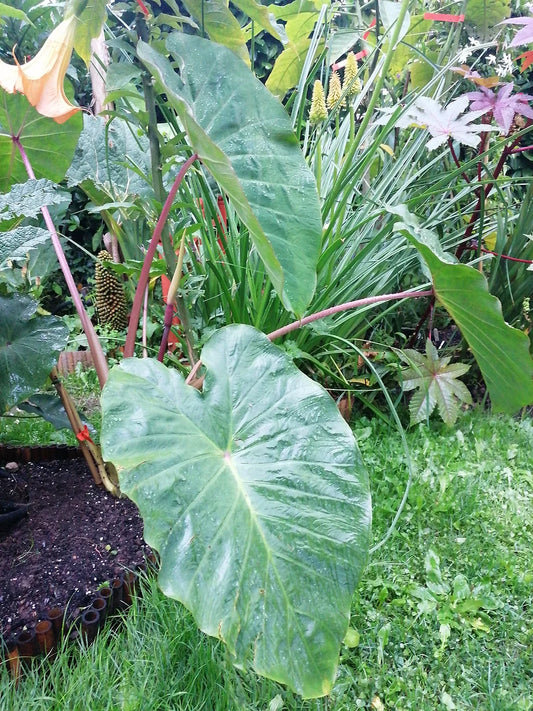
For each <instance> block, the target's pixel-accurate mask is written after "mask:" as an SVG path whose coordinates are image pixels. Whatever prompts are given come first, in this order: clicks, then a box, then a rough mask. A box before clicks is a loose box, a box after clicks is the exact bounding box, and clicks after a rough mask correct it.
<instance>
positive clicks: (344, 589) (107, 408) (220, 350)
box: [102, 325, 371, 697]
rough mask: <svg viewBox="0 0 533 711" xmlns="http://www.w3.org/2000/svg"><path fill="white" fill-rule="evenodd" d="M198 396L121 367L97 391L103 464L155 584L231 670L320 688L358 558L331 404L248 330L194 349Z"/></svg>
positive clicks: (346, 470)
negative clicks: (148, 549)
mask: <svg viewBox="0 0 533 711" xmlns="http://www.w3.org/2000/svg"><path fill="white" fill-rule="evenodd" d="M202 362H203V364H204V365H205V367H206V369H207V375H206V377H205V381H204V386H203V391H202V392H199V391H198V390H195V389H194V388H192V387H190V386H188V385H186V384H185V382H184V379H183V376H182V375H181V374H180V373H178V372H177V371H176V370H171V369H167V368H165V367H164V366H163V365H161V364H160V363H158V362H157V361H155V360H150V359H143V360H140V359H134V358H130V359H127V360H124V361H123V362H122V364H121V365H120V366H118V367H116V368H114V369H113V370H112V371H111V373H110V376H109V380H108V381H107V384H106V386H105V388H104V391H103V395H102V408H103V427H102V445H103V452H104V457H105V459H106V460H109V461H112V462H113V463H114V464H115V465H116V467H117V470H118V472H119V478H120V486H121V490H122V491H123V492H124V493H125V494H126V495H127V496H129V497H130V498H131V499H133V501H135V503H136V504H137V506H138V507H139V510H140V513H141V515H142V517H143V519H144V524H145V539H146V541H147V543H148V544H149V545H151V546H152V547H153V548H155V549H156V550H158V551H159V553H160V556H161V571H160V574H159V583H160V585H161V588H162V590H163V591H164V592H165V594H167V595H169V596H170V597H173V598H175V599H177V600H180V601H181V602H182V603H183V604H184V605H185V606H186V607H188V608H189V609H190V610H191V611H192V613H193V615H194V616H195V618H196V621H197V623H198V625H199V627H200V628H201V629H202V630H203V631H204V632H206V633H207V634H210V635H212V636H214V637H218V638H220V639H222V640H223V641H224V642H225V643H226V644H227V646H228V648H229V650H230V653H231V654H232V656H233V661H234V663H235V664H236V665H238V666H242V667H248V666H251V667H252V668H253V669H254V670H255V671H256V672H257V673H259V674H261V675H264V676H267V677H270V678H272V679H275V680H277V681H279V682H282V683H285V684H288V685H289V686H290V687H291V688H293V689H294V690H296V691H297V692H298V693H300V694H301V695H302V696H304V697H318V696H322V695H324V694H327V693H328V692H329V691H330V690H331V688H332V684H333V681H334V679H335V673H336V669H337V664H338V657H339V648H340V644H341V642H342V640H343V638H344V636H345V634H346V630H347V628H348V622H349V617H350V606H351V601H352V596H353V594H354V590H355V587H356V585H357V581H358V579H359V576H360V574H361V570H362V567H363V565H364V561H365V559H366V555H367V550H368V543H369V534H370V518H371V509H370V494H369V485H368V479H367V474H366V471H365V468H364V465H363V463H362V461H361V457H360V454H359V450H358V448H357V444H356V442H355V440H354V437H353V434H352V432H351V430H350V428H349V427H348V425H347V424H346V423H345V422H344V420H343V419H342V417H341V416H340V414H339V412H338V410H337V408H336V406H335V403H334V402H333V400H332V398H331V397H330V396H329V395H328V394H327V393H326V392H325V390H323V388H321V387H320V386H319V385H318V384H317V383H315V382H314V381H312V380H310V379H309V378H308V377H307V376H305V375H303V373H301V372H300V371H299V370H298V369H297V368H296V366H295V365H294V364H293V363H292V361H291V360H290V358H289V357H288V356H287V355H286V354H284V353H283V352H282V351H281V350H280V349H279V348H277V347H276V346H274V345H273V344H272V343H270V341H269V340H268V338H267V337H266V336H265V335H264V334H262V333H260V332H259V331H257V330H255V329H253V328H252V327H250V326H243V325H235V326H227V327H225V328H223V329H221V330H219V331H217V332H216V333H215V335H214V336H213V337H212V338H211V340H210V341H209V342H208V344H207V345H206V346H205V347H204V350H203V352H202Z"/></svg>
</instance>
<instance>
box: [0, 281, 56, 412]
mask: <svg viewBox="0 0 533 711" xmlns="http://www.w3.org/2000/svg"><path fill="white" fill-rule="evenodd" d="M37 307H38V304H37V303H36V302H35V301H33V299H30V298H29V297H28V296H22V295H20V294H14V295H13V296H10V297H4V296H0V413H2V412H5V410H6V409H7V408H8V407H11V406H12V405H16V404H17V403H18V402H20V401H21V400H24V398H26V397H28V396H29V395H33V393H35V391H36V390H38V389H39V388H40V387H41V386H42V385H43V383H44V382H45V380H46V378H47V377H48V375H49V373H50V371H51V370H52V368H53V367H54V366H55V365H56V363H57V358H58V356H59V354H60V352H61V351H62V350H63V349H64V348H65V345H66V343H67V339H68V328H67V327H66V326H65V324H64V323H63V322H62V321H60V320H59V319H58V318H56V317H55V316H37V315H36V313H35V312H36V311H37Z"/></svg>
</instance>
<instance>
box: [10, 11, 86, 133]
mask: <svg viewBox="0 0 533 711" xmlns="http://www.w3.org/2000/svg"><path fill="white" fill-rule="evenodd" d="M76 22H77V19H76V17H75V16H74V15H72V16H71V17H69V18H68V19H67V20H63V22H61V23H60V24H59V25H58V26H57V27H56V28H55V30H53V31H52V33H51V34H50V35H49V37H48V39H47V40H46V42H45V43H44V45H43V46H42V48H41V49H40V50H39V52H38V53H37V55H36V56H35V57H34V58H33V59H32V60H30V61H29V62H27V63H26V64H22V65H21V64H19V63H18V62H17V64H16V65H11V64H6V63H5V62H2V61H0V86H1V87H2V88H3V89H5V90H6V91H7V92H8V93H10V94H13V93H14V92H15V91H18V92H20V93H21V94H24V95H25V96H26V98H27V99H28V101H29V102H30V104H31V105H32V106H35V108H36V109H37V111H38V112H39V113H40V114H42V115H43V116H48V117H49V118H53V119H54V121H57V123H64V122H65V121H66V120H67V119H69V118H70V117H71V116H72V115H73V114H75V113H76V112H77V111H80V108H79V106H74V105H73V104H71V103H70V101H69V100H68V99H67V97H66V96H65V90H64V88H63V84H64V81H65V74H66V72H67V69H68V65H69V63H70V58H71V56H72V49H73V47H74V35H75V32H76ZM15 61H16V60H15Z"/></svg>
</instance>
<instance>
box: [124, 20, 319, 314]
mask: <svg viewBox="0 0 533 711" xmlns="http://www.w3.org/2000/svg"><path fill="white" fill-rule="evenodd" d="M166 45H167V49H168V51H169V53H170V61H169V59H167V58H166V57H164V56H163V55H162V54H160V53H159V52H157V51H156V50H155V49H153V48H152V47H150V46H149V45H148V44H145V43H143V42H139V44H138V46H137V53H138V55H139V58H140V60H141V61H142V62H143V63H144V64H145V65H146V66H147V67H148V68H149V70H150V71H151V72H152V74H153V75H154V76H155V78H156V79H157V81H158V83H159V85H160V87H161V89H162V90H163V91H164V92H165V95H166V99H167V101H168V102H169V103H170V104H171V105H172V106H173V107H174V109H175V110H176V111H177V113H178V115H179V118H180V121H181V123H182V124H183V127H184V129H185V131H186V133H187V136H188V140H189V142H190V143H191V146H192V148H193V150H194V151H195V152H196V153H197V154H198V156H199V158H200V160H201V162H202V164H203V165H204V166H205V167H206V168H207V170H209V172H210V173H211V174H212V176H213V177H214V178H215V180H216V181H217V182H218V184H219V186H220V188H221V189H222V190H223V191H224V192H225V193H226V194H227V195H228V197H229V198H230V201H231V203H232V205H233V207H234V208H235V211H236V212H237V214H238V215H239V218H240V219H241V220H242V221H243V222H244V224H245V225H246V226H247V227H248V229H249V231H250V235H251V237H252V239H253V241H254V245H255V247H256V249H257V251H258V253H259V255H260V256H261V259H262V260H263V263H264V264H265V267H266V269H267V271H268V274H269V276H270V278H271V280H272V283H273V285H274V288H275V289H276V291H277V293H278V294H279V295H280V297H281V298H282V299H283V302H284V305H285V307H286V308H287V309H289V310H290V311H293V312H294V313H295V314H297V315H299V316H300V315H302V314H303V312H304V311H305V309H306V308H307V306H308V305H309V303H310V301H311V298H312V296H313V293H314V290H315V285H316V265H317V261H318V256H319V249H320V240H321V233H322V222H321V216H320V204H319V200H318V193H317V189H316V183H315V179H314V177H313V174H312V172H311V170H310V169H309V167H308V166H307V164H306V162H305V159H304V157H303V155H302V152H301V150H300V147H299V144H298V140H297V138H296V136H295V135H294V132H293V130H292V125H291V122H290V119H289V117H288V115H287V112H286V111H285V109H284V108H283V107H282V106H281V104H280V103H279V101H278V100H277V99H275V98H274V97H273V96H272V94H270V92H269V91H268V90H267V89H266V88H265V87H264V86H263V84H261V82H260V81H259V80H258V79H257V78H256V77H255V76H254V75H253V74H252V72H251V71H250V70H249V69H248V68H247V67H246V66H245V64H244V63H243V62H242V61H241V60H240V59H239V58H238V57H236V56H235V55H234V54H233V52H231V51H230V50H228V49H227V48H226V47H222V46H220V45H217V44H215V43H214V42H209V41H208V40H205V39H202V38H200V37H194V36H192V35H185V34H183V33H173V34H171V35H169V37H168V39H167V42H166ZM171 62H172V63H171ZM176 64H177V65H178V67H179V74H178V73H177V72H176V71H175V69H174V67H175V66H176Z"/></svg>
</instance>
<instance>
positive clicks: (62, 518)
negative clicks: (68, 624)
mask: <svg viewBox="0 0 533 711" xmlns="http://www.w3.org/2000/svg"><path fill="white" fill-rule="evenodd" d="M0 502H8V503H12V502H18V503H21V504H27V515H26V516H24V517H23V518H22V519H20V520H19V521H18V522H17V523H16V524H15V525H14V526H12V527H10V528H9V529H8V530H7V531H0V635H2V636H3V637H4V639H9V638H11V637H13V636H14V635H15V634H17V633H18V632H19V631H20V630H21V629H22V628H23V627H24V625H27V626H28V627H33V626H34V625H35V623H36V622H38V621H39V620H41V619H43V617H44V615H45V612H46V610H48V609H49V608H51V607H62V608H66V607H67V606H68V611H69V613H70V616H71V617H76V616H77V615H78V614H79V611H80V608H83V607H85V606H87V605H89V604H90V603H91V602H92V600H93V599H94V597H95V595H96V592H97V590H98V588H99V587H100V586H101V585H102V584H103V583H105V582H106V581H109V580H112V579H113V578H114V577H116V576H117V575H118V574H119V573H120V572H121V571H122V570H124V568H133V567H134V566H135V565H137V564H140V563H142V562H143V561H144V560H145V558H146V556H147V555H148V554H149V553H150V548H149V547H148V546H147V545H146V544H145V543H144V540H143V525H142V520H141V518H140V516H139V514H138V512H137V509H136V507H135V505H134V504H133V502H131V501H129V499H115V498H113V497H112V496H111V495H110V494H108V493H107V492H106V491H105V490H104V489H102V488H99V487H97V486H96V485H95V484H94V481H93V479H92V476H91V474H90V472H89V470H88V468H87V466H86V464H85V461H84V460H82V459H72V460H62V461H53V462H42V463H38V464H32V463H27V464H22V465H21V466H20V467H19V469H18V470H17V471H8V470H7V469H6V468H3V467H0Z"/></svg>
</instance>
